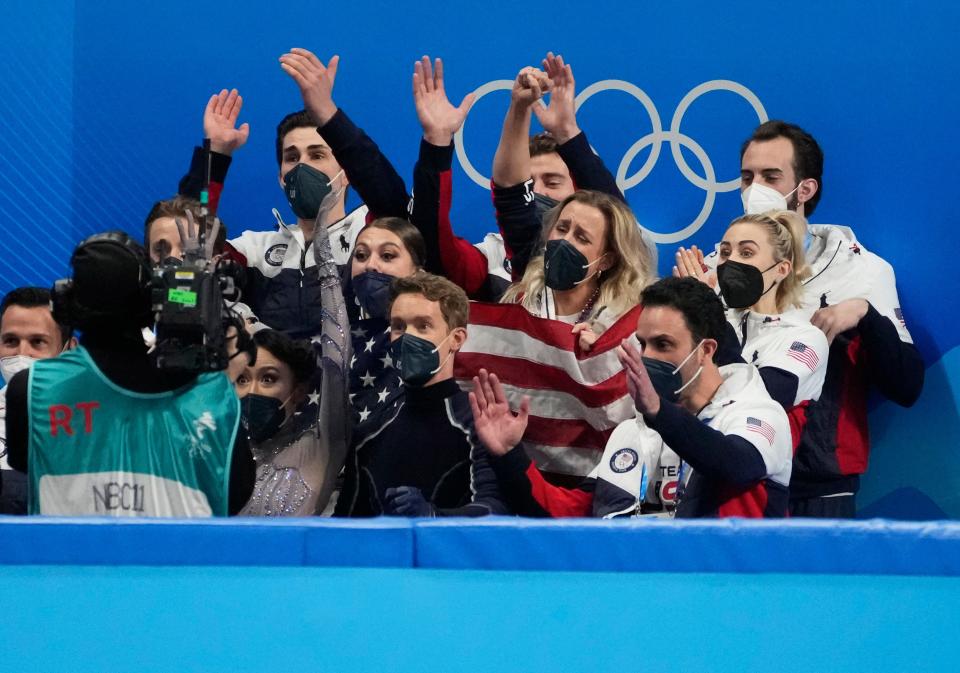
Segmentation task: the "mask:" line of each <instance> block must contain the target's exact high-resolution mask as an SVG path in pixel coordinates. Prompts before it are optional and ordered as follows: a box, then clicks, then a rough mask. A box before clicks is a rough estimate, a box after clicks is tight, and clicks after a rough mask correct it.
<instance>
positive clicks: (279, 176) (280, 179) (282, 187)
mask: <svg viewBox="0 0 960 673" xmlns="http://www.w3.org/2000/svg"><path fill="white" fill-rule="evenodd" d="M277 182H279V183H280V189H282V190H284V191H286V189H287V185H286V184H285V183H284V182H283V173H282V172H281V171H279V170H278V171H277Z"/></svg>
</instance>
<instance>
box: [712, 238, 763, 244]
mask: <svg viewBox="0 0 960 673" xmlns="http://www.w3.org/2000/svg"><path fill="white" fill-rule="evenodd" d="M744 243H753V244H754V245H757V242H756V241H751V240H750V239H749V238H748V239H747V240H745V241H739V242H738V243H737V245H743V244H744ZM720 245H733V243H731V242H730V241H720Z"/></svg>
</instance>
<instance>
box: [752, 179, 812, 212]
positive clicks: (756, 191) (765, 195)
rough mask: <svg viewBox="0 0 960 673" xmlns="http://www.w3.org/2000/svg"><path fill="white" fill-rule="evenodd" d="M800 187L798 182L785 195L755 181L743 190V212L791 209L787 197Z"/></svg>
mask: <svg viewBox="0 0 960 673" xmlns="http://www.w3.org/2000/svg"><path fill="white" fill-rule="evenodd" d="M798 189H800V185H799V184H798V185H797V186H796V187H794V188H793V191H791V192H790V193H789V194H787V195H786V196H784V195H783V194H781V193H780V192H778V191H777V190H776V189H774V188H773V187H767V186H766V185H761V184H758V183H756V182H754V183H753V184H752V185H750V186H749V187H747V188H746V189H744V190H743V192H742V193H741V194H740V200H741V201H743V212H744V213H746V214H747V215H757V214H759V213H767V212H770V211H771V210H790V209H789V208H787V199H788V198H790V197H791V196H793V194H794V192H796V191H797V190H798Z"/></svg>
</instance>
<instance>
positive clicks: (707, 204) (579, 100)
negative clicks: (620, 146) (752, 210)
mask: <svg viewBox="0 0 960 673" xmlns="http://www.w3.org/2000/svg"><path fill="white" fill-rule="evenodd" d="M512 88H513V80H508V79H498V80H494V81H492V82H487V83H486V84H484V85H482V86H480V87H478V88H477V89H476V90H475V91H474V92H473V93H474V95H475V96H476V99H475V101H474V102H475V103H476V101H479V100H480V99H481V98H483V97H484V96H486V95H487V94H488V93H491V92H493V91H501V90H505V91H510V90H511V89H512ZM602 91H622V92H624V93H626V94H628V95H630V96H633V97H634V98H635V99H636V100H638V101H639V102H640V103H641V104H642V105H643V107H644V108H645V109H646V111H647V114H648V115H649V117H650V122H651V125H652V128H653V131H652V132H651V133H648V134H647V135H645V136H643V137H642V138H640V139H639V140H637V141H636V142H635V143H633V145H631V147H630V149H628V150H627V152H626V154H624V155H623V158H622V159H621V160H620V163H619V165H618V166H617V170H616V179H617V186H618V187H620V190H621V191H622V192H623V193H624V194H626V192H627V190H629V189H631V188H633V187H636V186H637V185H638V184H640V183H641V182H643V180H644V179H646V178H647V176H649V175H650V173H652V172H653V169H654V167H655V166H656V164H657V160H658V159H659V158H660V151H661V149H662V148H663V143H664V142H669V143H670V152H671V154H672V155H673V161H674V162H675V163H676V165H677V168H678V169H680V173H681V174H682V175H683V176H684V177H685V178H686V179H687V180H688V181H689V182H690V183H692V184H693V185H694V186H695V187H698V188H699V189H701V190H703V192H704V200H703V207H702V208H701V209H700V212H699V213H698V214H697V216H696V217H695V218H693V220H692V221H691V222H690V224H688V225H686V226H685V227H683V228H682V229H680V230H679V231H674V232H670V233H660V232H656V231H650V230H649V229H647V228H645V227H644V226H643V225H642V224H641V225H640V227H641V229H643V231H644V233H645V234H646V235H648V236H650V238H651V239H652V240H653V241H654V242H656V243H677V242H679V241H682V240H684V239H686V238H688V237H689V236H692V235H693V234H695V233H696V232H697V231H698V230H699V229H700V227H702V226H703V225H704V223H705V222H706V221H707V218H709V217H710V213H711V211H712V210H713V205H714V202H715V201H716V196H717V194H718V193H721V192H732V191H734V190H735V189H739V188H740V177H739V176H737V177H734V178H732V179H730V180H724V181H722V182H719V181H717V176H716V173H715V171H714V168H713V162H711V161H710V157H709V156H707V153H706V151H705V150H704V149H703V147H702V146H701V145H700V144H699V143H697V142H696V141H695V140H694V139H693V138H691V137H690V136H687V135H685V134H683V133H682V132H681V131H680V124H681V122H682V121H683V115H684V114H685V113H686V112H687V109H688V108H689V107H690V105H691V104H692V103H693V102H694V101H695V100H697V99H698V98H700V97H701V96H703V95H704V94H706V93H709V92H711V91H729V92H731V93H734V94H737V95H739V96H741V97H742V98H743V99H744V100H746V101H747V102H748V103H749V104H750V106H751V107H752V108H753V110H754V112H756V113H757V119H758V120H759V123H763V122H765V121H767V120H768V117H767V111H766V110H765V109H764V107H763V103H761V102H760V99H759V98H758V97H757V95H756V94H755V93H753V92H752V91H751V90H750V89H748V88H747V87H745V86H744V85H742V84H740V83H738V82H734V81H732V80H727V79H714V80H710V81H707V82H704V83H703V84H699V85H697V86H695V87H694V88H692V89H691V90H690V91H688V92H687V93H686V95H685V96H684V97H683V99H682V100H681V101H680V103H679V104H678V105H677V109H676V110H675V111H674V113H673V119H671V121H670V130H668V131H665V130H664V129H663V123H662V122H661V120H660V113H659V112H658V111H657V108H656V106H655V105H654V104H653V100H652V99H651V98H650V96H649V95H647V93H646V92H645V91H644V90H643V89H641V88H640V87H638V86H636V85H635V84H631V83H630V82H626V81H624V80H619V79H605V80H602V81H600V82H596V83H594V84H591V85H590V86H588V87H587V88H585V89H583V90H582V91H581V92H580V93H579V94H577V97H576V109H577V110H579V109H580V107H581V106H582V105H583V104H584V103H586V102H587V101H588V100H589V99H590V98H591V97H593V96H595V95H597V94H598V93H600V92H602ZM465 128H466V122H464V124H463V126H461V127H460V130H459V131H457V133H456V136H455V138H456V142H455V143H454V146H455V148H456V152H457V159H458V160H459V161H460V165H461V166H462V167H463V170H464V172H465V173H466V174H467V175H468V176H470V179H471V180H473V181H474V182H475V183H477V184H478V185H479V186H481V187H483V188H484V189H489V188H490V178H489V177H486V176H484V175H483V174H482V173H480V171H478V170H477V169H476V168H474V166H473V164H472V163H470V159H469V158H467V153H466V150H465V149H464V141H463V133H464V129H465ZM647 147H650V155H649V156H648V157H647V160H646V161H645V162H644V164H643V166H641V167H640V168H639V169H638V170H637V171H636V172H634V173H633V174H632V175H627V171H628V169H629V168H630V164H631V162H632V161H633V160H634V159H635V158H636V156H637V155H638V154H639V153H640V152H641V151H642V150H644V149H645V148H647ZM681 147H685V148H687V149H688V150H689V151H690V152H692V153H693V155H694V156H695V157H696V158H697V161H699V162H700V165H701V167H702V169H703V176H701V175H699V174H698V173H696V172H695V171H694V170H693V169H692V168H690V166H689V165H688V164H687V160H686V159H685V158H684V156H683V154H682V152H681V151H680V148H681Z"/></svg>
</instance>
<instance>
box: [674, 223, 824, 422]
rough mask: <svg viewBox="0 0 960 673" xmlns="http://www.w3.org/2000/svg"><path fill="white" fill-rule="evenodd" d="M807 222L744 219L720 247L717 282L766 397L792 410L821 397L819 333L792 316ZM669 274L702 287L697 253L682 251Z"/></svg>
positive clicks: (798, 296)
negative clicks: (691, 278) (694, 280)
mask: <svg viewBox="0 0 960 673" xmlns="http://www.w3.org/2000/svg"><path fill="white" fill-rule="evenodd" d="M806 232H807V223H806V220H804V219H803V217H802V216H800V215H798V214H797V213H795V212H792V211H771V212H768V213H762V214H756V215H743V216H742V217H738V218H737V219H736V220H734V221H733V222H732V223H731V224H730V227H729V228H728V229H727V231H726V233H725V234H724V235H723V240H722V241H721V242H720V245H719V247H718V252H719V255H718V256H719V262H718V265H717V271H716V274H717V278H716V282H717V284H718V286H719V288H720V296H721V297H722V298H723V300H724V304H725V305H726V307H727V312H726V313H727V321H728V322H729V323H730V324H731V325H732V326H733V327H734V329H735V330H736V332H737V335H738V337H739V338H740V345H741V348H742V355H743V359H744V361H746V362H748V363H752V364H753V365H754V366H756V367H757V369H759V371H760V376H761V378H763V381H764V384H765V385H766V388H767V392H768V393H769V394H770V397H772V398H773V399H774V400H776V401H777V402H779V403H780V404H781V405H782V406H783V407H784V409H787V410H790V409H792V408H793V407H795V406H796V405H800V404H802V403H804V402H806V401H808V400H816V399H818V398H819V397H820V390H821V388H822V387H823V381H824V376H825V374H826V368H827V354H828V350H829V347H828V344H827V339H826V337H825V336H824V334H823V332H821V331H820V330H819V329H817V328H816V327H814V326H813V325H812V324H810V322H809V320H807V319H806V318H805V317H804V316H802V315H800V314H799V313H798V312H795V311H793V310H792V309H795V308H799V307H800V299H801V296H802V294H803V280H804V279H805V278H807V277H808V276H809V275H810V272H809V269H808V267H807V265H806V262H805V260H804V254H803V240H804V237H805V236H806ZM675 275H678V276H688V275H692V276H695V277H697V278H700V279H701V280H704V281H705V282H708V281H707V274H706V272H705V271H704V270H703V265H702V264H701V260H700V259H699V256H698V255H697V254H696V251H690V250H684V249H682V248H681V250H680V252H679V254H678V264H677V266H676V267H675Z"/></svg>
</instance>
